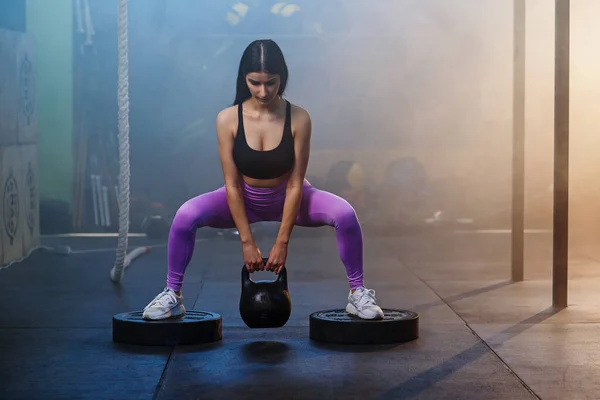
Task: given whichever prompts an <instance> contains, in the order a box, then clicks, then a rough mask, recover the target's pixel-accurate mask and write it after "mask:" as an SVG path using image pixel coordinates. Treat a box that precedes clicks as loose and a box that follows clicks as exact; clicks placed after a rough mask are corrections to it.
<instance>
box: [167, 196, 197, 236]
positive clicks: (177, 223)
mask: <svg viewBox="0 0 600 400" xmlns="http://www.w3.org/2000/svg"><path fill="white" fill-rule="evenodd" d="M192 201H193V199H190V200H188V201H186V202H185V203H183V204H182V205H181V207H179V209H178V210H177V212H176V213H175V217H173V223H172V224H171V230H173V229H175V230H178V229H184V230H188V229H190V228H192V227H195V226H196V221H197V220H198V219H199V218H200V217H201V213H202V208H199V207H198V206H197V205H195V204H193V203H192Z"/></svg>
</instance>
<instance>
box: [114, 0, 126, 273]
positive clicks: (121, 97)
mask: <svg viewBox="0 0 600 400" xmlns="http://www.w3.org/2000/svg"><path fill="white" fill-rule="evenodd" d="M118 28H119V32H118V35H119V36H118V46H119V82H118V90H117V93H118V106H119V114H118V116H119V125H118V128H119V134H118V140H119V191H118V198H119V236H118V241H117V256H116V259H115V264H114V266H113V267H112V269H111V271H110V277H111V279H112V280H113V281H114V282H117V283H120V282H121V280H122V279H123V273H124V269H125V268H124V267H125V256H126V255H127V254H126V253H127V239H128V238H127V235H128V234H129V63H128V46H127V40H128V38H127V0H119V22H118Z"/></svg>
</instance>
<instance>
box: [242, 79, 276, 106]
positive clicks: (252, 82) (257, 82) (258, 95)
mask: <svg viewBox="0 0 600 400" xmlns="http://www.w3.org/2000/svg"><path fill="white" fill-rule="evenodd" d="M246 84H247V85H248V89H250V94H252V97H254V98H255V99H256V101H258V102H259V103H261V104H269V103H270V102H272V101H273V99H275V98H276V97H277V93H278V91H279V86H280V84H281V80H280V78H279V75H272V74H268V73H266V72H251V73H249V74H248V75H246Z"/></svg>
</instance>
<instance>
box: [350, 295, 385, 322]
mask: <svg viewBox="0 0 600 400" xmlns="http://www.w3.org/2000/svg"><path fill="white" fill-rule="evenodd" d="M346 312H347V313H349V314H352V315H356V316H357V317H359V318H362V319H383V310H382V309H381V307H379V306H378V305H377V303H376V301H375V291H374V290H373V289H367V288H365V287H359V288H358V289H356V290H355V291H354V293H352V291H350V294H349V295H348V305H347V306H346Z"/></svg>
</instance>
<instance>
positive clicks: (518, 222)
mask: <svg viewBox="0 0 600 400" xmlns="http://www.w3.org/2000/svg"><path fill="white" fill-rule="evenodd" d="M525 15H526V6H525V0H514V1H513V160H512V161H513V163H512V168H513V187H512V191H513V196H512V232H511V235H512V236H511V239H512V240H511V279H512V280H513V281H522V280H523V279H524V259H525Z"/></svg>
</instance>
